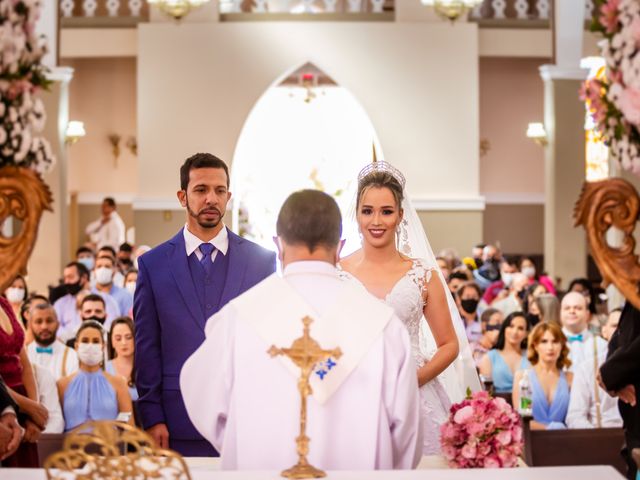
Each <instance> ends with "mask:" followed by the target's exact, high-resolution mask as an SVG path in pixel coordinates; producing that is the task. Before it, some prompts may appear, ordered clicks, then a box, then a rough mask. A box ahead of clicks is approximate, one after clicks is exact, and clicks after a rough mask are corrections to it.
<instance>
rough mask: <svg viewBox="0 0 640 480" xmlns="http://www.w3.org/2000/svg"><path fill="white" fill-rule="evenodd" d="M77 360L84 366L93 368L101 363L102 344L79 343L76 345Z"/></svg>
mask: <svg viewBox="0 0 640 480" xmlns="http://www.w3.org/2000/svg"><path fill="white" fill-rule="evenodd" d="M78 358H79V359H80V361H81V362H82V363H84V364H85V365H89V366H90V367H95V366H96V365H99V364H100V362H102V360H103V358H102V344H100V343H81V344H80V345H78Z"/></svg>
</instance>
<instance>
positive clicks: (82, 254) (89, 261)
mask: <svg viewBox="0 0 640 480" xmlns="http://www.w3.org/2000/svg"><path fill="white" fill-rule="evenodd" d="M76 261H77V262H78V263H81V264H83V265H84V266H85V267H87V270H88V271H90V272H91V271H92V270H93V268H94V267H95V266H96V254H95V252H94V251H93V250H91V249H90V248H89V247H84V246H83V247H79V248H78V249H77V250H76Z"/></svg>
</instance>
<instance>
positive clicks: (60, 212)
mask: <svg viewBox="0 0 640 480" xmlns="http://www.w3.org/2000/svg"><path fill="white" fill-rule="evenodd" d="M47 78H49V80H52V81H53V83H52V85H51V89H50V91H49V92H43V93H41V94H40V96H41V98H42V101H43V102H44V106H45V109H46V112H47V123H46V125H45V128H44V131H43V132H42V134H43V135H44V137H45V138H46V139H47V140H49V142H50V143H51V149H52V151H53V152H54V154H55V156H56V164H55V166H54V167H53V168H52V169H51V171H49V172H48V173H47V174H45V175H44V176H43V180H44V181H45V182H46V184H47V185H48V186H49V188H50V189H51V193H52V194H53V212H46V211H45V212H44V213H43V214H42V218H41V220H40V227H39V229H38V238H37V240H36V244H35V246H34V248H33V252H32V253H31V257H30V258H29V263H28V264H27V271H28V273H29V278H28V283H29V288H30V289H32V290H37V291H38V292H40V293H44V294H45V295H46V294H47V285H49V284H51V283H52V282H55V281H56V279H57V278H59V277H60V275H61V274H62V267H63V266H64V265H65V264H66V263H67V262H68V261H69V260H70V252H69V207H68V202H67V176H68V172H67V154H66V148H67V147H66V146H65V143H64V136H65V130H66V128H67V123H68V122H69V83H70V82H71V79H72V78H73V69H72V68H69V67H56V68H53V69H52V70H51V72H50V74H49V75H48V76H47Z"/></svg>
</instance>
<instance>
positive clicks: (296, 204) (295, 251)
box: [274, 190, 344, 266]
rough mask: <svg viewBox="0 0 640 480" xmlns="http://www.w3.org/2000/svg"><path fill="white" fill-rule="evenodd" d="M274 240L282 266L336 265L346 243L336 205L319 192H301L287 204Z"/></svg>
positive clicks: (281, 209) (292, 196)
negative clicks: (305, 262) (302, 263)
mask: <svg viewBox="0 0 640 480" xmlns="http://www.w3.org/2000/svg"><path fill="white" fill-rule="evenodd" d="M276 232H277V234H278V236H277V237H276V238H274V241H275V242H276V245H277V247H278V252H279V257H280V261H281V262H282V264H283V266H286V265H287V264H289V263H292V262H299V261H303V260H320V261H324V262H329V263H331V264H333V265H335V264H336V262H337V261H338V259H339V258H340V249H341V248H342V244H343V243H344V242H341V241H340V236H341V235H342V215H340V209H339V208H338V204H337V203H336V201H335V200H334V199H333V198H332V197H331V196H330V195H327V194H326V193H324V192H321V191H319V190H300V191H298V192H294V193H292V194H291V195H289V197H288V198H287V199H286V200H285V201H284V203H283V204H282V208H280V213H279V214H278V221H277V223H276Z"/></svg>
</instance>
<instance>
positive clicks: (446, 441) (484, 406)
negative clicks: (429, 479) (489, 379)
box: [440, 391, 523, 468]
mask: <svg viewBox="0 0 640 480" xmlns="http://www.w3.org/2000/svg"><path fill="white" fill-rule="evenodd" d="M449 412H450V413H449V420H448V421H447V422H446V423H444V424H443V425H442V426H441V427H440V441H441V444H442V453H443V455H444V457H445V458H446V459H447V461H448V463H449V466H450V467H452V468H501V467H515V466H516V464H517V463H518V456H519V455H520V454H521V453H522V449H523V440H522V426H521V425H520V415H518V413H516V411H515V410H514V409H513V408H512V407H511V405H509V404H508V403H507V402H506V401H505V400H504V399H502V398H492V397H490V396H489V394H488V393H487V392H476V393H474V394H473V395H472V394H471V392H470V391H468V392H467V398H466V399H465V400H463V401H462V402H460V403H456V404H454V405H452V406H451V409H450V411H449Z"/></svg>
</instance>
